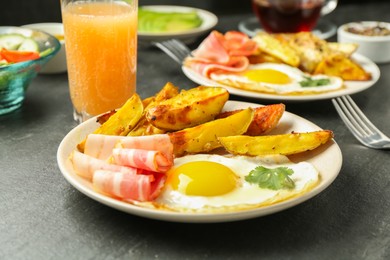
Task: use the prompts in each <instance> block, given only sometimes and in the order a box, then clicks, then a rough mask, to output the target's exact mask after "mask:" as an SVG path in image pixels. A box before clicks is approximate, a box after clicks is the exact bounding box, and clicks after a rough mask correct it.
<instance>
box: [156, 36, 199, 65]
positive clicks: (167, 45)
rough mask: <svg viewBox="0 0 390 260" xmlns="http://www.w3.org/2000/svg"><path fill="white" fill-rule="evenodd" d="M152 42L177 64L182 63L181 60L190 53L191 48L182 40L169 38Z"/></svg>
mask: <svg viewBox="0 0 390 260" xmlns="http://www.w3.org/2000/svg"><path fill="white" fill-rule="evenodd" d="M152 44H153V45H154V46H156V47H157V48H159V49H160V50H162V51H163V52H165V53H166V54H167V55H168V56H169V57H171V58H172V59H173V60H174V61H176V62H177V63H178V64H179V65H182V64H183V60H184V59H185V58H186V57H187V56H189V55H191V50H190V49H189V48H188V47H187V46H186V45H185V44H184V43H183V42H181V41H179V40H177V39H170V40H166V41H162V42H153V43H152Z"/></svg>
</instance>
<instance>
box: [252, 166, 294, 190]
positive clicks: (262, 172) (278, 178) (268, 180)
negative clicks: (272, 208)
mask: <svg viewBox="0 0 390 260" xmlns="http://www.w3.org/2000/svg"><path fill="white" fill-rule="evenodd" d="M293 173H294V171H293V170H292V169H290V168H287V167H278V168H274V169H270V168H266V167H264V166H257V167H256V168H255V169H253V170H252V171H251V172H250V173H249V175H247V176H246V177H245V180H246V181H247V182H249V183H252V184H258V185H259V187H260V188H265V189H271V190H280V189H292V188H294V187H295V183H294V181H293V180H292V179H291V178H290V177H289V175H291V174H293Z"/></svg>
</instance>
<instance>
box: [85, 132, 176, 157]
mask: <svg viewBox="0 0 390 260" xmlns="http://www.w3.org/2000/svg"><path fill="white" fill-rule="evenodd" d="M115 147H122V148H135V149H144V150H152V151H160V152H162V153H163V154H164V155H165V156H166V157H167V158H169V159H171V160H173V145H172V143H171V141H170V138H169V136H168V135H166V134H158V135H148V136H113V135H102V134H89V135H88V136H87V140H86V141H85V148H84V153H85V154H88V155H90V156H92V157H95V158H98V159H102V160H107V159H108V158H109V157H110V156H111V155H112V150H113V149H114V148H115Z"/></svg>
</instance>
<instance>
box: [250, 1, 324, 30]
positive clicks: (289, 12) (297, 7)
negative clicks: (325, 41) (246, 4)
mask: <svg viewBox="0 0 390 260" xmlns="http://www.w3.org/2000/svg"><path fill="white" fill-rule="evenodd" d="M323 4H324V0H252V7H253V11H254V13H255V14H256V16H257V17H258V19H259V21H260V23H261V24H262V25H263V28H264V29H265V31H267V32H271V33H294V32H302V31H311V30H312V29H313V28H314V27H315V26H316V24H317V21H318V18H319V17H320V15H321V9H322V7H323Z"/></svg>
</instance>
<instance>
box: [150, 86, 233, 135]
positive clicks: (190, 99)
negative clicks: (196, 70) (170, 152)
mask: <svg viewBox="0 0 390 260" xmlns="http://www.w3.org/2000/svg"><path fill="white" fill-rule="evenodd" d="M228 98H229V92H228V91H227V90H226V89H224V88H220V87H204V86H199V87H196V88H192V89H190V90H182V91H181V92H180V93H179V94H178V95H177V96H174V97H173V98H170V99H167V100H164V101H161V102H158V103H156V104H154V105H151V106H150V107H148V108H146V114H145V117H146V119H147V120H148V121H149V122H150V123H151V124H152V125H153V126H155V127H157V128H159V129H164V130H167V131H177V130H182V129H184V128H188V127H193V126H196V125H199V124H202V123H205V122H208V121H210V120H213V119H214V117H215V116H216V115H218V114H219V113H220V112H221V110H222V107H223V106H224V105H225V103H226V101H227V100H228Z"/></svg>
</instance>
